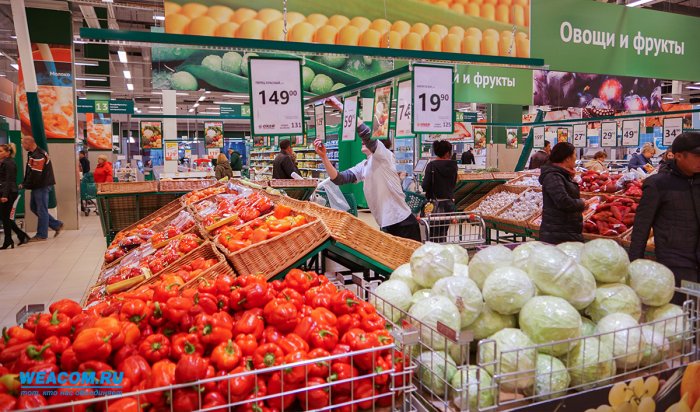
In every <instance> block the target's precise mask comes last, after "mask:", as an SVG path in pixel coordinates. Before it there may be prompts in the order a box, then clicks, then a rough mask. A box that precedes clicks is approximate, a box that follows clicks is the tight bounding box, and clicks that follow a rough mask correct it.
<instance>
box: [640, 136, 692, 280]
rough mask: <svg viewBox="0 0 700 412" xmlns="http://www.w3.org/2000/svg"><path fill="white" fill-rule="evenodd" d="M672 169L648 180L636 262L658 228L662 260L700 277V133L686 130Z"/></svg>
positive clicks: (681, 273)
mask: <svg viewBox="0 0 700 412" xmlns="http://www.w3.org/2000/svg"><path fill="white" fill-rule="evenodd" d="M672 150H673V155H674V159H673V160H669V161H668V170H667V171H666V172H663V173H658V174H656V175H653V176H649V177H648V178H646V179H645V180H644V186H643V194H642V198H641V200H640V201H639V207H638V208H637V214H636V216H635V219H634V226H633V229H632V244H631V246H630V260H634V259H639V258H643V257H644V251H645V249H646V245H647V241H648V239H649V232H650V230H651V229H652V228H653V229H654V247H655V254H656V260H657V261H658V262H659V263H662V264H664V265H666V266H667V267H668V268H669V269H671V270H672V271H673V274H674V275H675V276H676V284H680V281H681V280H682V279H685V280H690V281H693V282H698V281H700V277H699V276H698V272H699V271H700V229H699V228H698V225H700V133H698V132H685V133H681V134H680V135H679V136H678V137H676V140H675V141H674V142H673V146H672Z"/></svg>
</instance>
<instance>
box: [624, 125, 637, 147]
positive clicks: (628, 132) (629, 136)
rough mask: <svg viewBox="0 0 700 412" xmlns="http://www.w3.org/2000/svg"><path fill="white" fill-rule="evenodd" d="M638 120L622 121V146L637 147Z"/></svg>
mask: <svg viewBox="0 0 700 412" xmlns="http://www.w3.org/2000/svg"><path fill="white" fill-rule="evenodd" d="M639 125H640V121H639V120H623V121H622V145H623V146H639Z"/></svg>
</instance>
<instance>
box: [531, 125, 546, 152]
mask: <svg viewBox="0 0 700 412" xmlns="http://www.w3.org/2000/svg"><path fill="white" fill-rule="evenodd" d="M532 146H533V147H535V148H540V147H544V126H537V127H533V128H532Z"/></svg>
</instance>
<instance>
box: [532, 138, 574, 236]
mask: <svg viewBox="0 0 700 412" xmlns="http://www.w3.org/2000/svg"><path fill="white" fill-rule="evenodd" d="M575 150H576V149H575V148H574V146H573V145H572V144H571V143H568V142H563V143H558V144H557V145H556V146H554V150H553V151H552V154H551V156H550V159H549V160H550V162H549V163H547V164H545V165H543V166H542V172H541V173H540V178H539V180H540V183H541V184H542V224H541V225H540V240H541V241H543V242H547V243H552V244H559V243H563V242H583V234H582V233H583V216H582V214H581V213H582V212H583V210H584V208H585V202H584V201H583V200H582V199H581V192H580V190H579V187H578V184H577V183H576V182H574V181H573V179H572V175H573V170H574V165H575V163H576V153H575Z"/></svg>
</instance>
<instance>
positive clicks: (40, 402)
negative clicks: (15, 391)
mask: <svg viewBox="0 0 700 412" xmlns="http://www.w3.org/2000/svg"><path fill="white" fill-rule="evenodd" d="M48 404H49V402H48V401H47V400H46V398H44V397H43V396H42V395H38V394H37V395H22V396H20V397H19V398H17V409H19V410H25V409H38V408H41V407H42V406H47V405H48Z"/></svg>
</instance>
